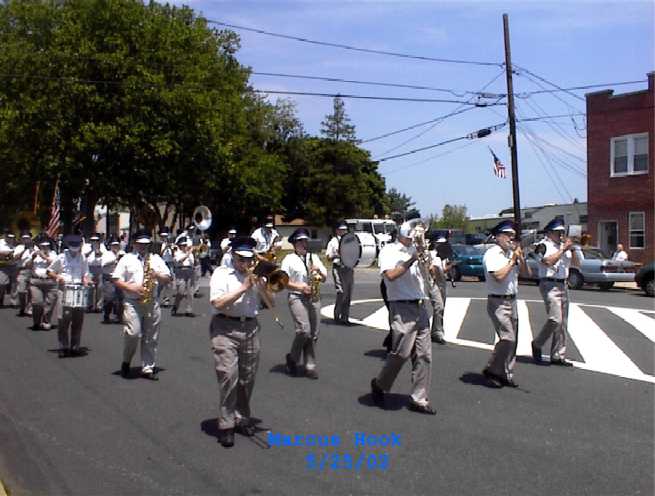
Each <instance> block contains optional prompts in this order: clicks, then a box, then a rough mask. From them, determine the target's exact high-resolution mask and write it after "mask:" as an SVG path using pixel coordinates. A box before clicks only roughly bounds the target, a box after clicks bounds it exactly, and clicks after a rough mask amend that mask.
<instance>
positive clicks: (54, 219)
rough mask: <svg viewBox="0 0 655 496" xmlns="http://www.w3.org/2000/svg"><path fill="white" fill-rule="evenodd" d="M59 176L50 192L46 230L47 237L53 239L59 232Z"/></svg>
mask: <svg viewBox="0 0 655 496" xmlns="http://www.w3.org/2000/svg"><path fill="white" fill-rule="evenodd" d="M59 221H60V217H59V178H57V182H55V191H54V192H53V193H52V205H51V206H50V222H48V227H47V228H46V232H47V233H48V237H50V238H52V239H54V238H55V236H57V234H59Z"/></svg>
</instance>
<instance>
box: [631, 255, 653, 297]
mask: <svg viewBox="0 0 655 496" xmlns="http://www.w3.org/2000/svg"><path fill="white" fill-rule="evenodd" d="M653 277H655V261H654V262H651V263H649V264H646V265H644V266H643V267H642V268H641V269H639V272H637V275H636V276H635V282H636V283H637V286H639V287H640V288H641V289H643V290H644V293H646V294H647V295H648V296H655V283H654V282H653Z"/></svg>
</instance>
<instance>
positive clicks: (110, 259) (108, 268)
mask: <svg viewBox="0 0 655 496" xmlns="http://www.w3.org/2000/svg"><path fill="white" fill-rule="evenodd" d="M117 261H118V257H116V254H115V253H114V252H113V251H111V250H107V251H106V252H104V253H103V254H102V257H101V258H100V265H101V266H102V273H103V274H105V275H108V276H110V275H111V274H112V273H113V272H114V270H115V269H116V263H117Z"/></svg>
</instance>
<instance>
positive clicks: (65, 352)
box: [58, 348, 70, 358]
mask: <svg viewBox="0 0 655 496" xmlns="http://www.w3.org/2000/svg"><path fill="white" fill-rule="evenodd" d="M58 356H59V358H66V357H68V356H70V352H69V351H68V348H62V349H60V350H59V352H58Z"/></svg>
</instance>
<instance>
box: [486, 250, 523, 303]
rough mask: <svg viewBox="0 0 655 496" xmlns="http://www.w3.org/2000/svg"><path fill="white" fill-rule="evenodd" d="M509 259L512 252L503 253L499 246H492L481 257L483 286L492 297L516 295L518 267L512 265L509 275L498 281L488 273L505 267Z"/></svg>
mask: <svg viewBox="0 0 655 496" xmlns="http://www.w3.org/2000/svg"><path fill="white" fill-rule="evenodd" d="M511 257H512V250H508V251H503V249H502V248H501V247H500V246H499V245H496V246H492V247H491V248H489V249H488V250H487V251H486V252H485V254H484V257H482V265H483V267H484V273H485V281H484V285H485V287H486V288H487V293H489V294H492V295H515V294H516V292H517V291H518V289H519V267H518V265H514V267H513V268H512V269H511V270H510V272H509V274H507V276H505V278H504V279H502V280H500V281H499V280H498V279H496V278H495V277H494V276H493V274H490V272H497V271H499V270H500V269H502V268H503V267H506V266H507V265H508V263H509V261H510V259H511Z"/></svg>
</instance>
